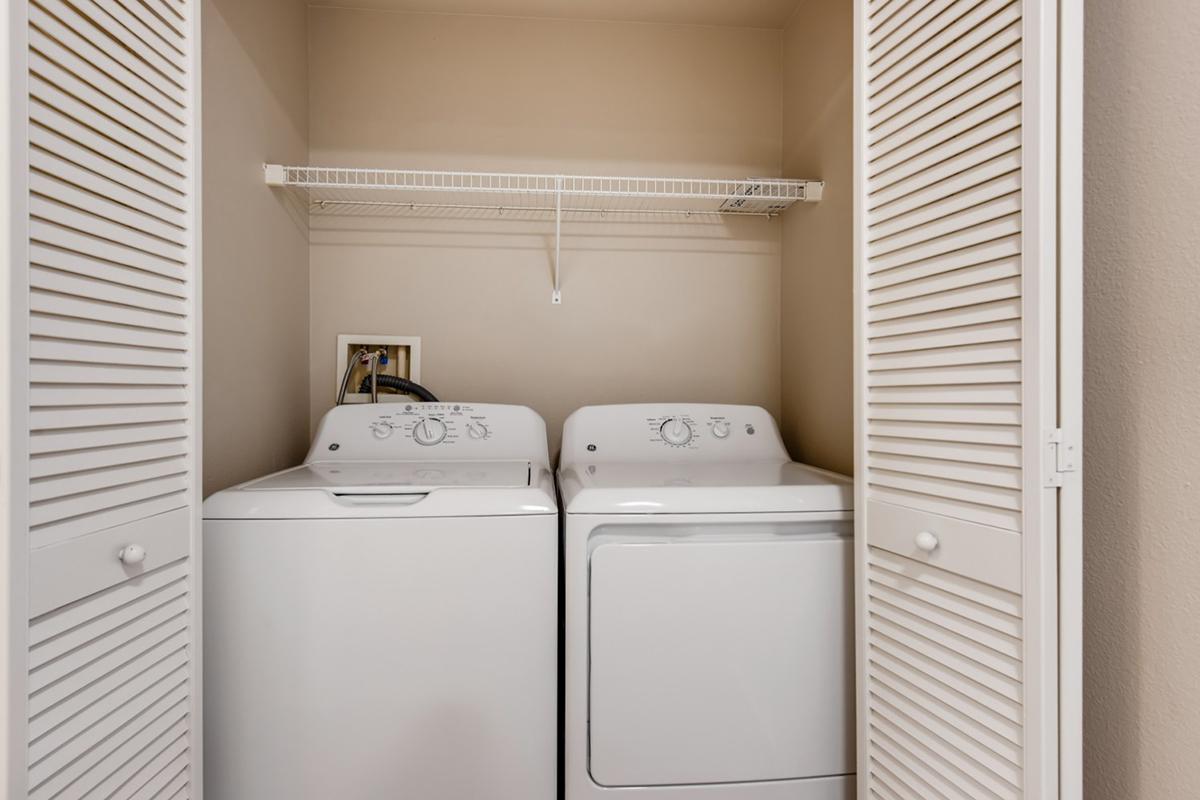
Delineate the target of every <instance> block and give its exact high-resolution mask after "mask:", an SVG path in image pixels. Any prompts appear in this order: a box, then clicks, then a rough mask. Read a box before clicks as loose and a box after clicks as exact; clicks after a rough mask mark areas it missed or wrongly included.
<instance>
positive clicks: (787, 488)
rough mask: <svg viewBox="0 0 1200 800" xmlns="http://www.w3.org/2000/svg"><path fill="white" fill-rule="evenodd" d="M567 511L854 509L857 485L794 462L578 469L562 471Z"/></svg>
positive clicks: (610, 465) (608, 465)
mask: <svg viewBox="0 0 1200 800" xmlns="http://www.w3.org/2000/svg"><path fill="white" fill-rule="evenodd" d="M559 485H560V488H561V491H562V497H563V504H564V507H565V508H566V512H567V513H568V514H722V513H724V514H732V513H791V512H808V511H813V512H817V511H821V512H834V511H850V510H852V509H853V508H854V484H853V482H852V481H851V480H850V479H849V478H846V477H845V476H843V475H838V474H836V473H832V472H827V471H825V470H821V469H817V468H816V467H810V466H807V465H805V464H798V463H795V462H792V461H749V462H741V463H737V462H733V463H731V462H691V463H689V462H666V463H662V462H648V463H597V464H576V465H573V466H568V467H564V468H563V469H561V470H560V471H559Z"/></svg>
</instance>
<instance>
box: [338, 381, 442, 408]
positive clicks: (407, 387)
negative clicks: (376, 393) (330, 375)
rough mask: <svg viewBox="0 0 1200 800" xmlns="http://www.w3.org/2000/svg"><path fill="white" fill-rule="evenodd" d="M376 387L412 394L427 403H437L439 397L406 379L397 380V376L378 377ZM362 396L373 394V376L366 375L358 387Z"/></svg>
mask: <svg viewBox="0 0 1200 800" xmlns="http://www.w3.org/2000/svg"><path fill="white" fill-rule="evenodd" d="M375 380H376V385H377V387H378V388H380V389H394V390H396V391H397V392H399V393H400V394H411V395H412V396H413V397H416V398H418V399H419V400H421V401H422V402H425V403H436V402H437V401H438V399H437V397H435V396H434V394H433V392H431V391H429V390H428V389H426V388H425V387H424V386H422V385H421V384H419V383H413V382H412V381H410V380H407V379H405V378H397V377H396V376H395V375H376V376H375ZM358 391H359V393H360V394H370V392H371V376H370V375H366V376H364V377H363V379H362V383H360V384H359V385H358Z"/></svg>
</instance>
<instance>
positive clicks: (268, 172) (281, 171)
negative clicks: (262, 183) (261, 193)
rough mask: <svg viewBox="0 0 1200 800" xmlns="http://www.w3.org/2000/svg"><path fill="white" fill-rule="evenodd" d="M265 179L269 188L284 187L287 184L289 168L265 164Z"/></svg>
mask: <svg viewBox="0 0 1200 800" xmlns="http://www.w3.org/2000/svg"><path fill="white" fill-rule="evenodd" d="M263 177H264V178H266V180H267V186H284V185H286V184H287V168H286V167H284V166H283V165H282V164H263Z"/></svg>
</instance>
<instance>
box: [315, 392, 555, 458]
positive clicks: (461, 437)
mask: <svg viewBox="0 0 1200 800" xmlns="http://www.w3.org/2000/svg"><path fill="white" fill-rule="evenodd" d="M421 459H435V460H438V461H493V460H495V461H503V460H510V459H516V460H528V461H532V462H534V463H540V464H547V463H549V456H548V453H547V451H546V424H545V422H543V421H542V418H541V417H540V416H538V415H537V414H536V413H535V412H534V411H533V410H532V409H529V408H526V407H524V406H509V405H496V404H490V403H405V404H403V405H402V404H400V403H386V404H384V403H371V404H365V405H364V404H355V405H343V406H338V407H336V408H333V409H331V410H330V411H329V412H328V413H327V414H326V415H325V416H324V417H323V418H322V419H321V424H320V426H319V427H318V428H317V434H316V436H315V437H314V439H313V445H312V448H311V449H310V450H309V453H308V457H307V458H306V459H305V462H306V463H311V462H316V461H373V460H390V461H397V460H421Z"/></svg>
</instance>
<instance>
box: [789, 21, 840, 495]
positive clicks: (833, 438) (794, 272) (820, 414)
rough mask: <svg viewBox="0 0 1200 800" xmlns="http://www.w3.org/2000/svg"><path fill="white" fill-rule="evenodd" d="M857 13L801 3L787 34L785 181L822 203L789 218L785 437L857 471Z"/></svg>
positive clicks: (812, 460)
mask: <svg viewBox="0 0 1200 800" xmlns="http://www.w3.org/2000/svg"><path fill="white" fill-rule="evenodd" d="M853 33H854V6H853V4H852V3H847V2H845V0H805V1H804V2H803V3H801V4H800V8H799V10H798V11H797V13H796V15H795V16H794V17H793V18H792V21H791V24H790V25H789V26H788V28H787V30H786V31H785V33H784V47H783V54H784V57H783V70H784V71H783V174H784V175H786V176H788V177H791V178H809V177H813V178H821V179H823V180H824V181H825V182H826V185H825V195H824V197H823V198H822V200H821V202H820V203H818V204H816V205H813V206H805V207H800V208H794V209H792V210H791V211H789V212H788V213H787V214H786V215H785V216H784V220H783V237H782V239H783V241H782V253H783V258H782V260H783V266H782V274H781V291H780V304H781V309H780V330H781V336H782V371H781V372H782V374H781V386H782V408H783V411H782V416H783V420H782V422H783V434H784V439H785V441H786V442H787V445H788V449H789V450H790V451H791V454H792V457H793V458H796V459H798V460H800V461H805V462H807V463H809V464H815V465H817V466H819V467H824V468H826V469H832V470H836V471H838V472H842V473H845V474H847V475H849V474H851V473H852V472H853V471H854V408H853V379H854V374H853V373H854V370H853V367H854V325H853V313H854V304H853V294H852V292H853V289H854V265H853V259H854V248H853V221H854V219H853V214H854V183H853V180H854V171H853V170H854V140H853V125H854V106H853V92H854V56H853V52H854V51H853V49H852V48H851V38H852V36H853Z"/></svg>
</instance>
